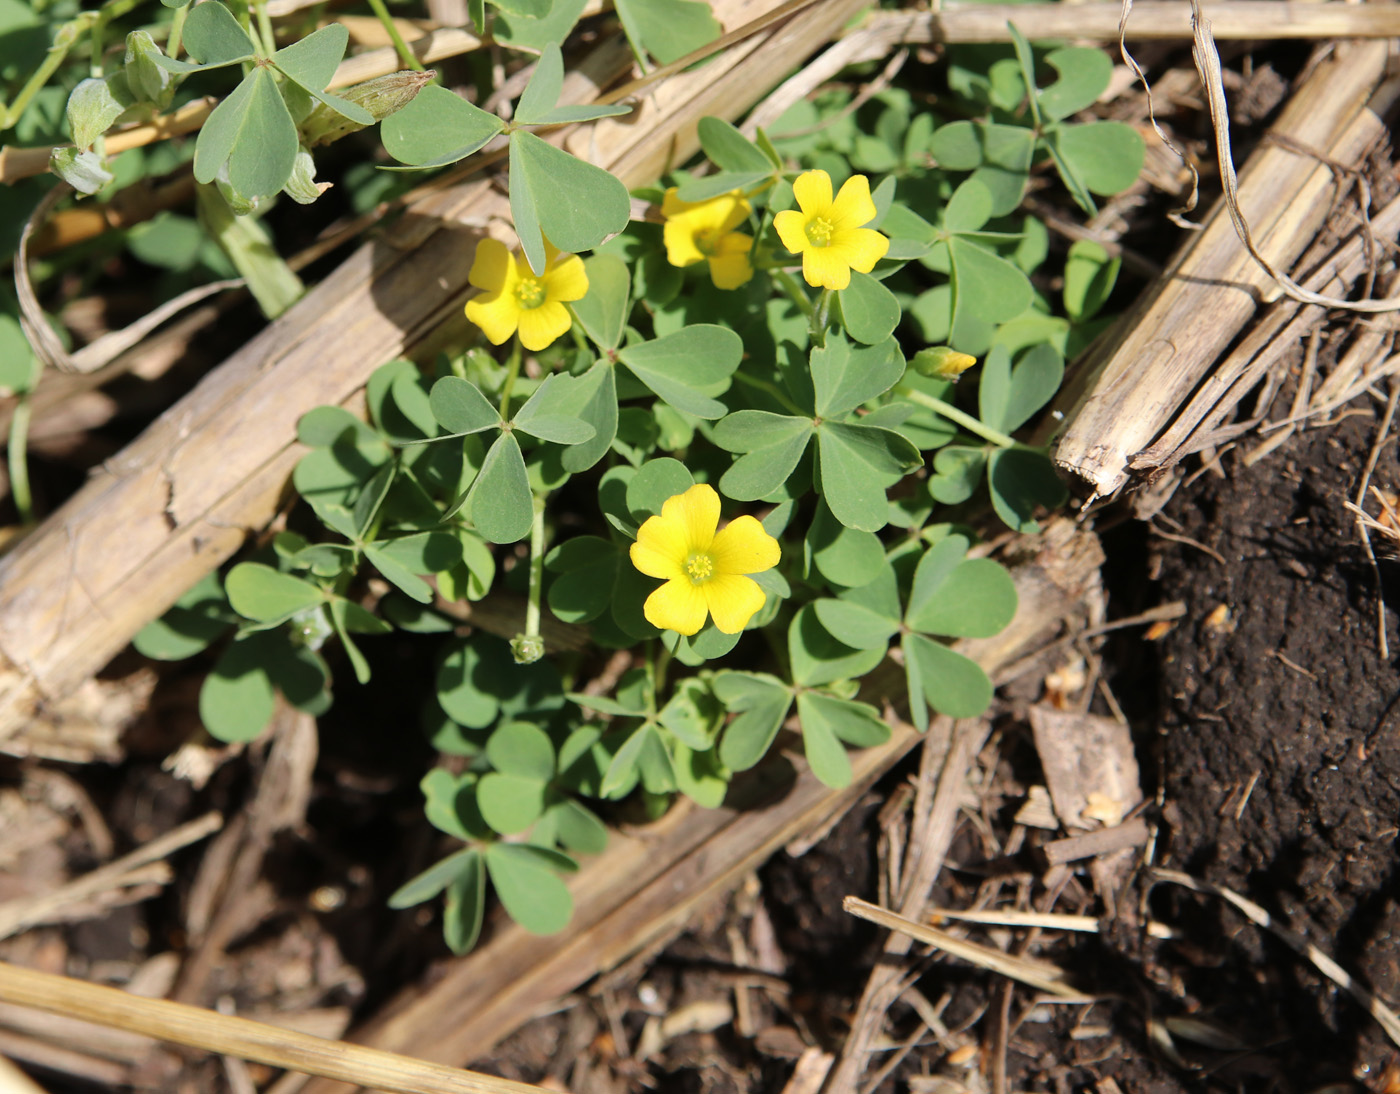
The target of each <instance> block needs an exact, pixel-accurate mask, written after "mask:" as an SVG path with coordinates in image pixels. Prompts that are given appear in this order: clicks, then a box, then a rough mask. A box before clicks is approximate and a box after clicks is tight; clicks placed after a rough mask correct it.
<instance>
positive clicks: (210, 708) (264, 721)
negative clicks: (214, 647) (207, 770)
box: [199, 632, 276, 742]
mask: <svg viewBox="0 0 1400 1094" xmlns="http://www.w3.org/2000/svg"><path fill="white" fill-rule="evenodd" d="M269 638H270V636H269V635H268V634H267V633H266V632H263V633H259V634H253V635H250V636H248V637H247V638H240V639H236V640H235V641H233V642H231V643H229V646H228V648H227V649H226V650H224V652H223V654H222V655H221V656H220V657H219V659H218V661H216V662H215V663H214V669H213V671H212V672H210V673H209V675H208V676H207V677H205V680H204V685H203V686H202V687H201V688H200V689H199V719H200V721H202V722H203V723H204V728H205V729H207V730H208V731H209V732H210V734H212V735H213V736H214V737H215V738H217V739H218V740H220V741H225V742H232V741H251V740H252V739H253V738H254V737H257V736H258V735H259V734H260V733H262V731H263V730H264V729H266V728H267V725H268V723H269V722H270V721H272V711H273V707H274V703H275V702H276V694H275V692H274V691H273V688H272V681H271V680H270V679H269V678H268V674H267V667H266V665H267V657H268V654H269V652H270V651H271V650H272V649H273V648H274V646H273V643H272V642H271V641H270V640H269Z"/></svg>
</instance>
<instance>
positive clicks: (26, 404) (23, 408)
mask: <svg viewBox="0 0 1400 1094" xmlns="http://www.w3.org/2000/svg"><path fill="white" fill-rule="evenodd" d="M30 410H31V406H30V393H29V392H28V391H23V392H20V393H19V399H18V401H17V402H16V403H15V409H14V413H13V415H12V416H11V419H10V440H9V446H8V449H7V454H8V456H9V461H10V494H11V496H12V497H13V498H14V499H15V508H16V509H17V510H19V522H20V524H22V525H29V524H33V523H34V496H33V494H32V493H30V490H29V416H30Z"/></svg>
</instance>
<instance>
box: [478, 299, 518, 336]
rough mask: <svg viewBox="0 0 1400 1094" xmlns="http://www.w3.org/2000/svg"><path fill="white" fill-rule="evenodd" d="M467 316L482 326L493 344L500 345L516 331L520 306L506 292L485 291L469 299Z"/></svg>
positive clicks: (482, 329) (483, 331)
mask: <svg viewBox="0 0 1400 1094" xmlns="http://www.w3.org/2000/svg"><path fill="white" fill-rule="evenodd" d="M466 310H467V318H468V319H470V320H471V321H472V322H473V323H475V324H476V325H477V326H478V327H480V328H481V331H482V333H483V334H485V335H486V337H487V338H488V339H490V341H491V343H492V345H496V346H499V345H500V344H501V343H502V342H504V341H505V340H506V339H507V338H509V337H510V336H511V335H512V334H514V333H515V328H516V325H517V324H518V322H519V317H520V308H519V307H518V306H517V305H516V303H515V297H513V296H511V295H510V294H509V293H505V292H493V293H483V294H482V295H481V296H474V297H472V298H471V299H470V300H468V301H467V309H466Z"/></svg>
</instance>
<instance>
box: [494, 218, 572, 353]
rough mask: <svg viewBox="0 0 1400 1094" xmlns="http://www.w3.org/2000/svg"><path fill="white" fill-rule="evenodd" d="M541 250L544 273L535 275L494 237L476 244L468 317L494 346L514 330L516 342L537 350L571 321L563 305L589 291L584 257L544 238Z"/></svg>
mask: <svg viewBox="0 0 1400 1094" xmlns="http://www.w3.org/2000/svg"><path fill="white" fill-rule="evenodd" d="M544 253H545V264H544V273H542V274H540V275H539V276H538V277H537V276H535V273H534V272H533V271H532V270H531V269H530V264H529V263H528V262H527V261H525V256H524V255H523V254H511V253H510V252H509V251H508V250H506V247H505V244H504V243H501V242H500V241H499V240H495V239H483V240H482V241H481V242H480V243H479V244H477V248H476V257H475V258H474V259H473V260H472V270H471V273H470V274H468V275H467V280H469V281H470V282H471V283H472V284H473V285H475V286H476V287H477V288H478V289H481V290H482V292H481V294H480V295H479V296H474V297H472V298H471V299H470V300H468V301H467V318H468V319H470V320H471V321H472V322H473V323H475V324H476V325H477V326H478V327H480V328H481V329H482V331H483V332H484V333H485V335H486V337H487V338H489V339H490V340H491V341H492V343H493V344H495V345H497V346H499V345H500V344H501V343H502V342H504V341H505V340H506V339H507V338H509V337H510V336H511V335H512V334H514V333H515V332H516V330H517V329H518V330H519V331H520V344H521V345H522V346H524V347H525V348H526V349H528V350H532V351H538V350H542V349H544V348H545V347H546V346H547V345H549V344H550V343H551V342H553V341H554V340H555V339H556V338H558V337H559V336H560V335H561V334H563V333H565V332H566V331H567V330H568V329H569V327H570V325H572V323H573V319H572V318H571V317H570V315H569V309H568V308H566V307H564V305H565V304H567V303H568V302H569V301H571V300H581V299H582V298H583V297H584V296H585V295H586V294H587V293H588V274H586V273H585V272H584V269H583V260H582V259H581V258H579V256H578V255H570V254H561V253H560V252H559V249H558V248H557V247H555V246H554V245H553V244H552V243H550V242H549V240H545V243H544Z"/></svg>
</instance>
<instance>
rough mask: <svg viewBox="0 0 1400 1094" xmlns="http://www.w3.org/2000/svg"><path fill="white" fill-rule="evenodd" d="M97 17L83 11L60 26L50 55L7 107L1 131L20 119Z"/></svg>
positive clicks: (50, 49) (93, 12)
mask: <svg viewBox="0 0 1400 1094" xmlns="http://www.w3.org/2000/svg"><path fill="white" fill-rule="evenodd" d="M96 19H97V12H95V11H89V12H83V13H82V14H81V15H79V16H78V17H77V18H76V19H74V20H72V21H71V22H68V23H65V24H64V25H63V26H61V27H59V28H58V33H57V34H56V35H54V40H53V45H51V46H50V47H49V52H48V55H47V56H46V57H45V58H44V61H43V64H41V65H40V66H39V67H38V68H37V69H35V70H34V74H33V75H32V76H30V77H29V79H28V80H27V81H26V82H25V85H24V87H22V88H21V89H20V92H19V94H18V95H16V96H15V98H14V101H13V102H12V103H10V105H9V106H8V107H7V108H6V110H5V114H4V117H3V118H0V123H2V124H0V131H3V130H6V129H9V128H11V127H12V126H13V125H14V124H15V123H16V122H17V121H19V119H20V115H21V114H23V113H24V112H25V110H26V109H27V108H28V106H29V104H30V102H31V101H32V100H33V98H34V96H35V95H37V94H39V92H40V90H42V88H43V86H44V85H45V84H46V83H48V82H49V77H50V76H52V75H53V74H54V73H55V72H57V71H58V66H59V65H61V64H63V62H64V60H65V59H66V58H67V56H68V51H69V50H70V49H72V48H73V45H74V43H76V42H77V40H78V36H79V35H80V34H82V33H83V31H85V30H87V29H88V27H90V26H91V25H92V24H93V23H94V22H95V21H96Z"/></svg>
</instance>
